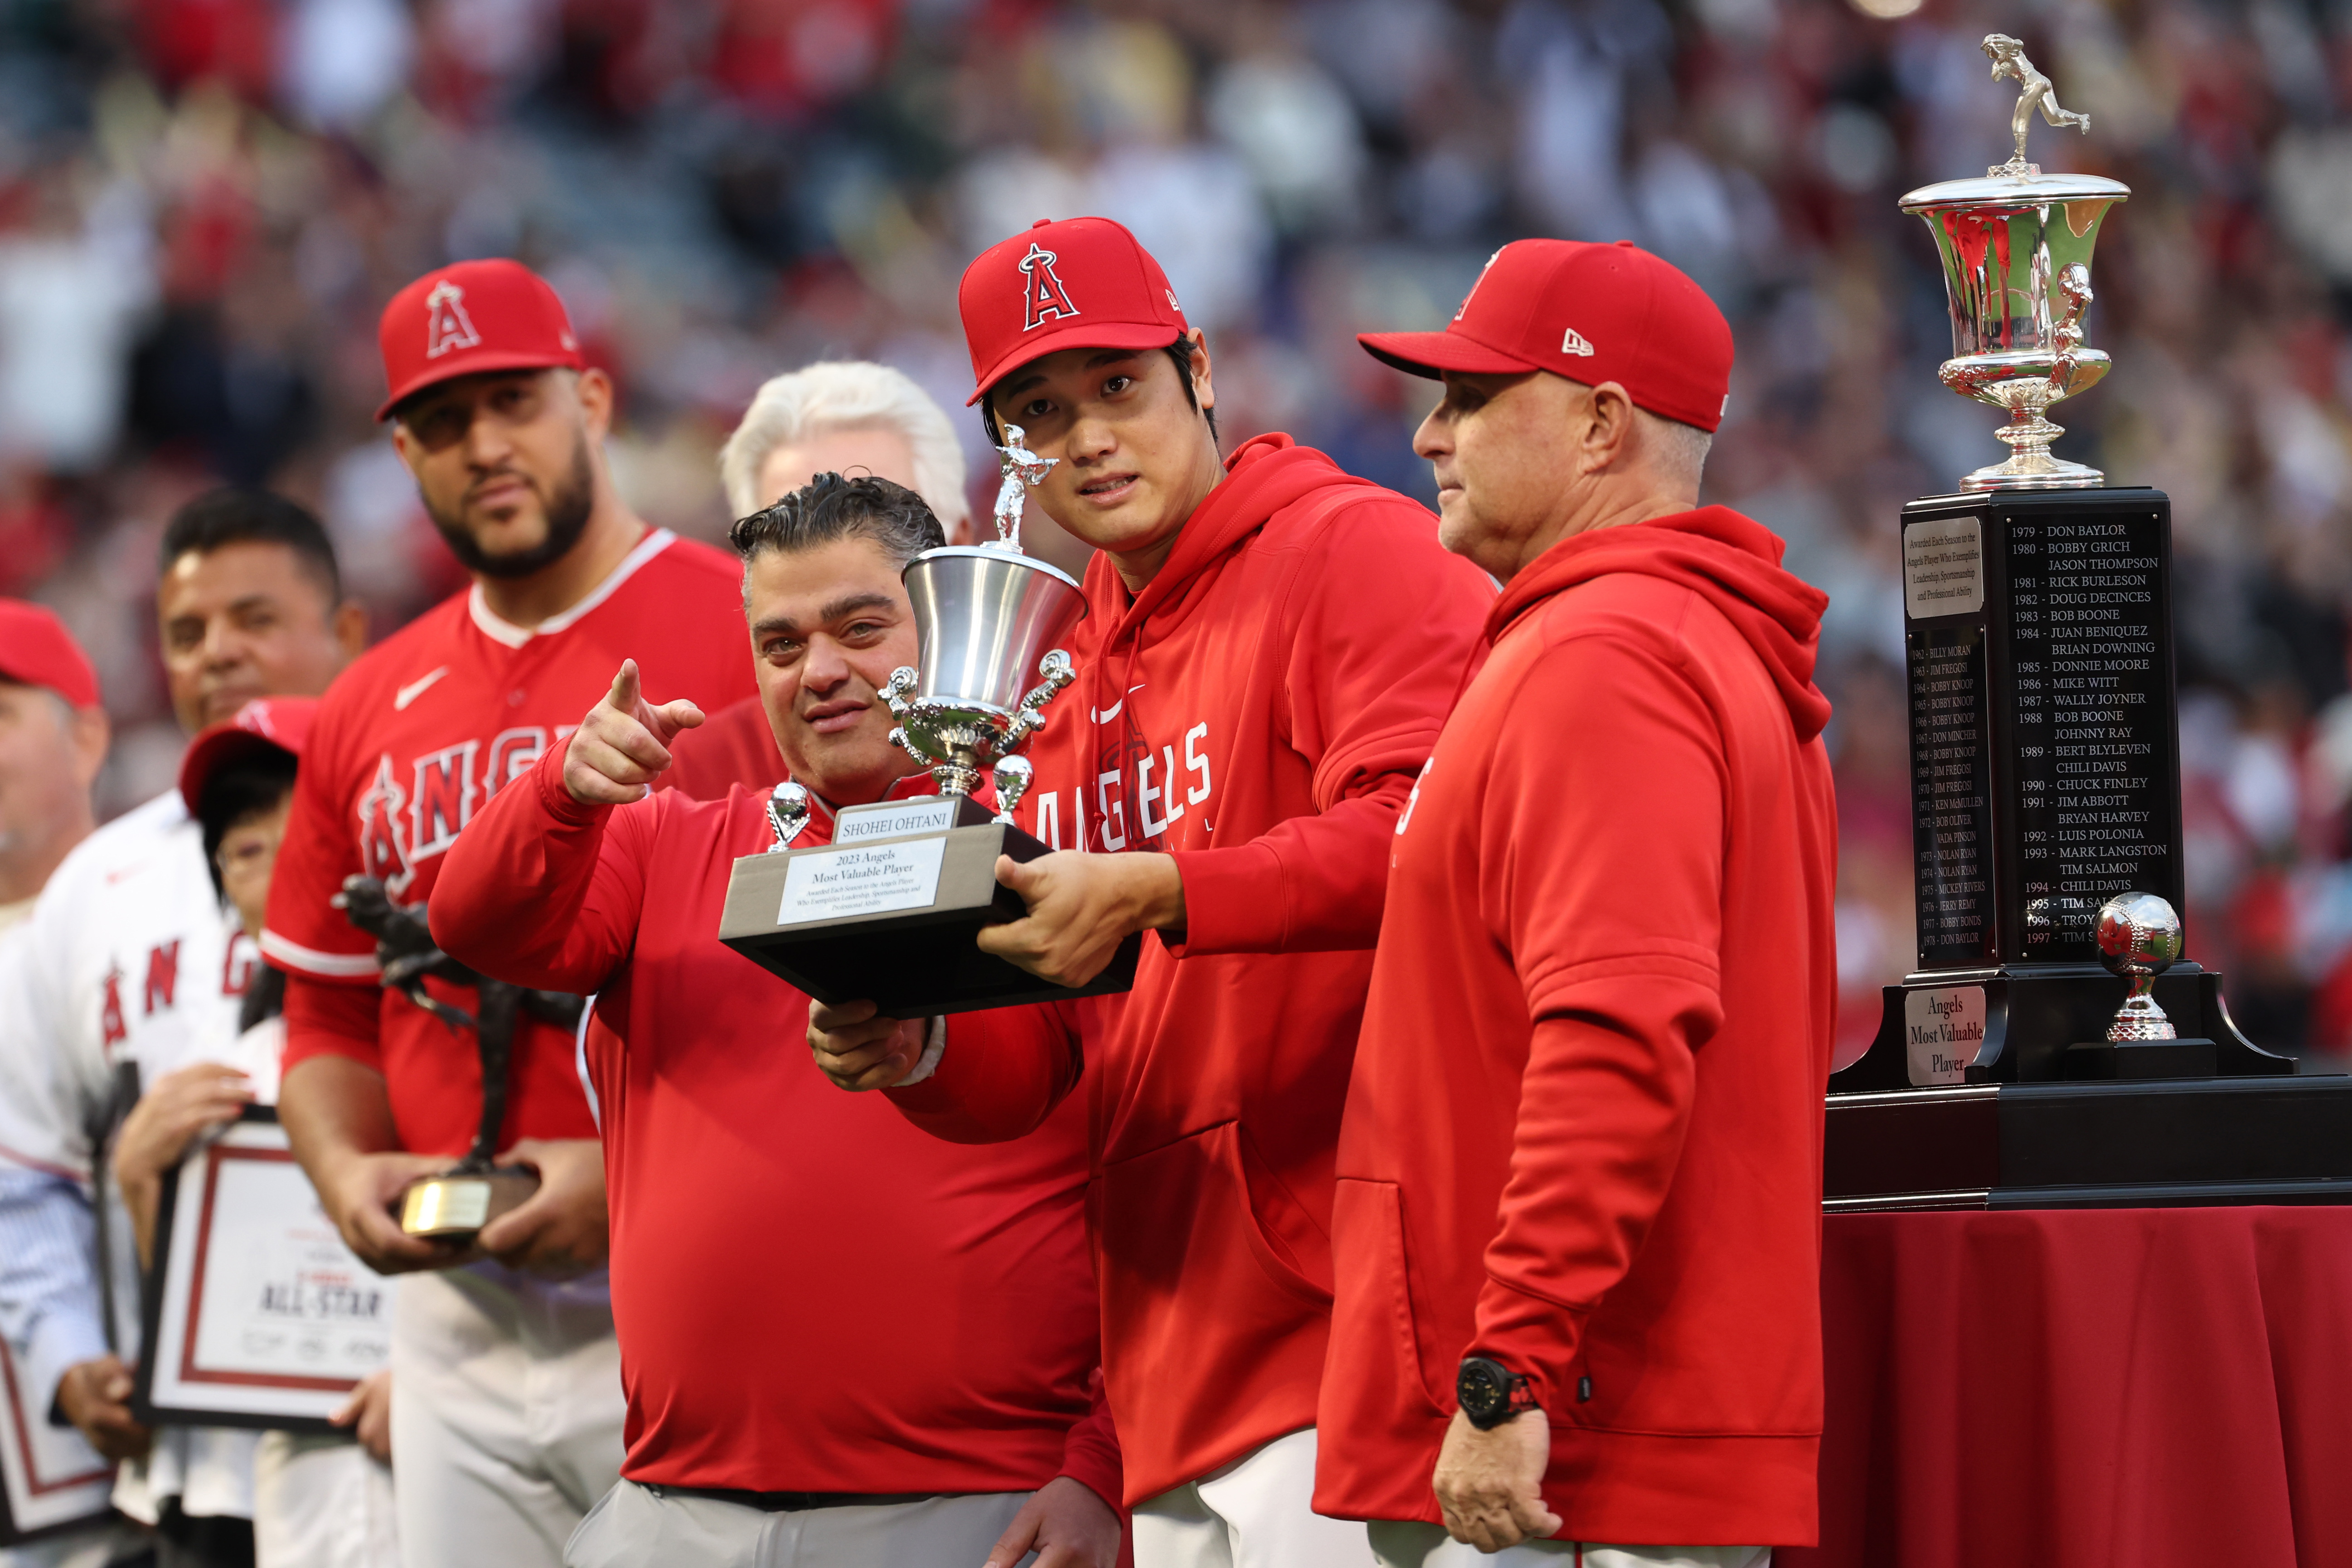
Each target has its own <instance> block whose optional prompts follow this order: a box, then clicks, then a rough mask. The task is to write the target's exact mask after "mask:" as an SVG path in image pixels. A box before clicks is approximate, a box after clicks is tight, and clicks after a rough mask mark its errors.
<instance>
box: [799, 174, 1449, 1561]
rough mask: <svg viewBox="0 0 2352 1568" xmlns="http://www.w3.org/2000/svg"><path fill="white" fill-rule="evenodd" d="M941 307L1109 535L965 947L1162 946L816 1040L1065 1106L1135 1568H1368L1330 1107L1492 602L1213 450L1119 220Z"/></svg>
mask: <svg viewBox="0 0 2352 1568" xmlns="http://www.w3.org/2000/svg"><path fill="white" fill-rule="evenodd" d="M961 308H962V313H963V321H964V328H965V333H966V337H967V339H968V341H969V346H970V348H971V357H972V370H973V374H974V379H975V383H976V390H975V391H974V393H973V395H972V400H973V401H974V402H983V400H984V402H983V408H982V414H983V417H984V418H985V419H986V420H987V421H988V424H989V427H990V431H991V436H992V439H993V440H994V441H995V442H996V443H997V444H998V446H999V447H1001V448H1004V449H1005V450H1006V452H1007V461H1008V464H1016V463H1018V464H1021V465H1023V466H1025V468H1026V469H1027V471H1026V472H1024V473H1021V474H1020V476H1019V477H1020V479H1021V480H1022V482H1023V483H1024V484H1029V483H1034V486H1035V488H1034V490H1032V491H1031V492H1030V493H1031V494H1032V495H1034V498H1035V500H1036V501H1037V503H1038V505H1039V506H1040V508H1041V509H1042V510H1044V511H1045V514H1046V515H1047V516H1049V517H1051V518H1052V519H1053V520H1054V521H1055V522H1057V523H1059V524H1060V525H1061V526H1062V527H1063V528H1065V529H1066V530H1067V531H1070V532H1071V533H1072V534H1074V535H1076V537H1078V538H1079V539H1082V540H1084V541H1086V542H1088V543H1090V544H1093V545H1095V546H1096V547H1097V549H1098V550H1099V551H1100V552H1101V553H1100V554H1099V555H1097V557H1096V559H1095V561H1094V563H1093V564H1092V566H1091V567H1090V569H1089V571H1088V574H1087V581H1086V584H1085V607H1086V616H1085V619H1084V620H1083V621H1081V622H1080V623H1079V624H1078V625H1077V626H1076V629H1075V630H1074V631H1073V632H1072V633H1070V641H1069V642H1068V644H1067V645H1066V650H1067V653H1068V655H1069V658H1068V661H1067V662H1068V665H1069V667H1071V668H1074V669H1075V672H1076V683H1075V685H1073V686H1071V687H1070V689H1068V690H1066V692H1064V693H1062V695H1060V696H1059V697H1058V698H1055V699H1054V700H1051V701H1050V702H1048V703H1046V704H1045V708H1044V710H1043V711H1044V714H1045V723H1044V727H1043V729H1042V731H1040V732H1038V733H1037V734H1036V735H1035V737H1034V740H1032V741H1031V742H1030V743H1029V749H1028V753H1027V756H1026V758H1025V759H1023V760H1024V761H1025V762H1026V763H1027V764H1028V766H1027V767H1026V768H1025V769H1024V770H1020V771H1021V772H1022V773H1024V774H1025V777H1026V782H1027V783H1028V788H1027V790H1026V793H1025V795H1024V797H1023V798H1022V800H1021V802H1020V805H1019V806H1018V809H1017V812H1016V814H1015V815H1016V816H1017V819H1018V822H1019V825H1020V826H1022V827H1024V828H1025V829H1026V830H1027V831H1028V833H1029V834H1031V835H1033V836H1034V838H1035V839H1037V840H1039V841H1042V845H1043V847H1044V848H1045V851H1047V852H1045V853H1043V854H1039V855H1037V856H1036V857H1035V858H1031V859H1029V860H1027V861H1026V862H1024V863H1019V864H1016V863H1014V861H1013V860H1012V859H1011V858H1006V859H1003V860H1000V861H998V862H997V865H996V869H997V875H998V877H999V878H1000V879H1002V881H1003V883H1004V884H1005V885H1006V886H1008V887H1010V888H1011V889H1013V891H1015V892H1017V893H1018V894H1019V895H1020V896H1021V898H1022V900H1024V901H1025V905H1026V909H1027V913H1026V916H1025V917H1024V918H1020V919H1014V920H1011V921H1006V922H1004V923H1002V924H998V925H995V926H992V927H991V928H990V929H987V930H984V931H981V933H980V934H979V936H978V939H977V940H978V942H979V945H980V946H981V947H982V948H983V949H985V950H986V951H988V952H991V953H994V954H996V955H998V956H1000V957H1003V958H1005V959H1008V960H1010V961H1011V962H1013V963H1015V964H1018V965H1019V966H1020V967H1021V968H1022V969H1024V970H1026V971H1028V972H1029V973H1032V974H1034V975H1037V976H1040V977H1042V978H1044V979H1045V980H1047V981H1051V982H1054V983H1055V984H1062V985H1066V986H1073V987H1076V986H1081V985H1086V984H1089V983H1091V982H1094V981H1096V980H1097V977H1098V976H1100V975H1101V974H1102V973H1103V972H1104V971H1105V969H1106V967H1107V966H1108V965H1110V964H1111V963H1113V961H1114V959H1115V958H1118V959H1120V961H1121V962H1125V960H1124V958H1123V956H1122V950H1123V948H1125V947H1126V946H1127V945H1128V943H1129V939H1131V938H1133V937H1134V936H1135V935H1136V934H1137V933H1139V932H1146V931H1150V932H1157V933H1158V934H1157V935H1156V936H1154V937H1147V938H1146V939H1145V940H1144V941H1143V942H1142V943H1141V950H1140V953H1139V957H1138V958H1137V959H1136V961H1135V965H1136V966H1135V971H1134V982H1133V987H1132V990H1131V992H1129V994H1123V995H1120V994H1112V995H1106V996H1098V997H1093V998H1089V999H1086V1000H1077V1001H1054V1002H1048V1003H1045V1004H1043V1005H1032V1006H1026V1007H1015V1008H1005V1009H1000V1010H997V1011H993V1012H980V1013H973V1014H965V1015H961V1016H955V1017H951V1018H950V1019H948V1020H947V1021H946V1024H945V1026H944V1027H943V1028H942V1027H941V1026H940V1025H939V1024H938V1023H937V1022H936V1021H925V1020H919V1019H914V1018H909V1019H906V1020H903V1021H902V1020H898V1019H893V1018H888V1017H884V1016H877V1012H876V1009H875V1008H874V1007H873V1006H872V1005H871V1004H870V1003H864V1002H850V1001H845V1003H844V1004H843V1005H837V1006H829V1007H819V1008H817V1009H815V1010H814V1012H813V1014H812V1018H811V1043H812V1046H813V1047H814V1050H815V1053H816V1056H817V1059H818V1062H819V1065H820V1066H821V1067H822V1068H824V1070H825V1071H826V1073H827V1074H828V1075H829V1076H831V1077H832V1078H834V1079H835V1081H836V1082H838V1083H841V1084H843V1085H844V1086H845V1087H848V1088H852V1089H881V1088H893V1089H894V1093H893V1095H892V1097H891V1098H892V1099H893V1100H896V1101H897V1103H898V1107H899V1109H900V1110H902V1111H904V1112H905V1113H906V1114H907V1115H908V1117H909V1118H910V1119H912V1120H913V1121H915V1122H916V1123H917V1124H918V1125H920V1126H923V1127H926V1128H928V1129H929V1130H931V1131H935V1132H937V1133H939V1134H940V1135H941V1136H943V1137H946V1138H950V1139H954V1140H957V1141H960V1142H994V1141H998V1140H1005V1139H1013V1138H1017V1137H1020V1136H1022V1135H1024V1133H1027V1132H1028V1131H1031V1130H1032V1129H1034V1128H1036V1127H1038V1126H1040V1125H1045V1124H1049V1123H1050V1121H1051V1120H1052V1119H1053V1118H1054V1117H1055V1114H1056V1113H1057V1112H1056V1108H1057V1106H1060V1105H1061V1104H1062V1103H1063V1102H1064V1100H1065V1099H1066V1098H1069V1099H1077V1098H1081V1097H1082V1098H1083V1100H1084V1102H1085V1106H1086V1110H1087V1120H1088V1128H1089V1134H1090V1138H1091V1142H1092V1156H1093V1160H1094V1163H1095V1168H1096V1172H1097V1175H1096V1177H1095V1186H1094V1189H1093V1192H1092V1194H1091V1202H1090V1204H1089V1210H1090V1216H1091V1220H1092V1245H1093V1252H1094V1263H1095V1275H1096V1281H1097V1289H1098V1290H1099V1291H1100V1293H1101V1296H1102V1314H1103V1329H1104V1332H1103V1363H1104V1370H1105V1373H1106V1375H1107V1382H1108V1393H1109V1399H1110V1405H1111V1408H1112V1410H1113V1412H1114V1413H1115V1414H1116V1415H1117V1417H1118V1430H1119V1439H1120V1445H1121V1448H1122V1450H1123V1455H1124V1458H1125V1463H1126V1477H1127V1482H1126V1485H1127V1497H1128V1499H1129V1501H1130V1502H1131V1503H1133V1504H1134V1505H1135V1510H1136V1511H1135V1545H1136V1558H1137V1561H1138V1563H1140V1564H1143V1565H1144V1568H1169V1565H1172V1564H1179V1563H1229V1564H1234V1565H1236V1568H1257V1565H1261V1564H1263V1565H1267V1568H1272V1565H1275V1564H1281V1565H1283V1568H1297V1565H1302V1564H1307V1565H1311V1564H1318V1563H1348V1564H1349V1565H1350V1568H1354V1565H1355V1564H1357V1563H1361V1561H1362V1559H1363V1551H1364V1542H1363V1534H1362V1531H1361V1530H1360V1529H1359V1528H1358V1527H1355V1526H1352V1525H1343V1524H1340V1523H1339V1522H1337V1521H1331V1520H1326V1519H1321V1518H1318V1516H1317V1515H1315V1514H1314V1513H1313V1512H1312V1511H1311V1510H1310V1508H1309V1491H1310V1489H1311V1478H1312V1472H1313V1468H1314V1455H1315V1433H1314V1429H1313V1428H1314V1423H1315V1397H1316V1389H1317V1384H1318V1381H1319V1379H1320V1376H1321V1364H1322V1357H1323V1347H1324V1343H1325V1339H1326V1336H1327V1331H1328V1307H1329V1300H1330V1287H1331V1272H1330V1268H1331V1265H1330V1253H1329V1244H1328V1239H1327V1238H1328V1226H1329V1219H1330V1201H1331V1171H1332V1163H1331V1162H1332V1157H1333V1148H1334V1143H1335V1140H1336V1135H1337V1127H1338V1112H1339V1101H1340V1098H1341V1096H1342V1095H1343V1093H1344V1091H1345V1087H1346V1084H1347V1079H1348V1073H1349V1060H1350V1058H1351V1056H1352V1053H1353V1049H1354V1045H1355V1037H1356V1031H1357V1026H1358V1021H1359V1017H1360V1011H1361V1008H1362V1005H1363V996H1364V990H1365V985H1366V982H1367V979H1368V977H1369V954H1368V952H1367V950H1368V949H1369V948H1370V945H1371V943H1372V942H1373V941H1374V939H1375V937H1376V935H1377V933H1378V931H1379V926H1380V919H1381V901H1382V893H1383V889H1384V885H1385V880H1386V868H1387V856H1388V845H1389V843H1390V841H1391V838H1392V837H1394V832H1395V827H1396V823H1397V815H1398V812H1399V810H1400V808H1401V807H1402V805H1403V803H1404V799H1405V796H1406V795H1407V793H1408V792H1409V791H1410V789H1411V787H1412V779H1413V777H1414V775H1415V774H1416V773H1419V772H1420V770H1421V768H1422V765H1423V762H1424V761H1425V759H1426V757H1427V754H1428V750H1429V747H1430V745H1431V743H1432V742H1433V738H1434V736H1435V734H1436V732H1437V731H1438V728H1439V726H1440V725H1441V723H1442V721H1443V720H1444V713H1445V710H1446V709H1447V707H1448V706H1449V704H1450V702H1451V700H1452V698H1453V696H1454V689H1455V687H1456V685H1457V682H1458V680H1459V678H1460V675H1461V672H1462V669H1463V667H1464V664H1465V660H1466V658H1467V657H1468V654H1469V650H1470V647H1471V646H1472V643H1473V641H1474V640H1475V635H1476V628H1477V626H1478V624H1479V621H1480V620H1481V618H1482V617H1483V616H1484V615H1485V613H1486V606H1487V605H1488V604H1489V603H1490V602H1491V600H1492V592H1491V589H1490V587H1489V584H1487V582H1486V579H1485V577H1484V576H1483V575H1482V574H1479V573H1478V572H1477V571H1476V570H1475V569H1474V568H1472V567H1471V566H1470V565H1468V564H1467V563H1465V562H1462V561H1460V560H1458V559H1456V558H1454V557H1452V556H1449V555H1447V554H1446V553H1445V552H1444V551H1443V550H1441V549H1440V548H1439V546H1438V543H1437V540H1436V531H1435V528H1434V527H1433V521H1432V520H1431V518H1430V516H1429V514H1428V512H1427V511H1425V510H1423V509H1422V508H1420V507H1419V506H1416V505H1414V504H1413V503H1412V502H1411V501H1408V500H1405V499H1403V498H1402V497H1400V496H1397V495H1395V494H1393V493H1391V492H1389V491H1386V490H1383V489H1380V488H1379V487H1377V486H1374V485H1372V484H1370V483H1368V482H1366V481H1363V480H1360V479H1353V478H1351V477H1349V475H1347V474H1345V473H1343V472H1342V471H1340V470H1339V468H1337V467H1336V466H1335V465H1333V464H1332V463H1331V462H1330V460H1329V459H1328V458H1325V457H1324V456H1323V455H1322V454H1320V453H1318V452H1315V451H1312V450H1309V449H1307V448H1305V447H1297V446H1296V445H1294V444H1293V443H1292V442H1291V440H1290V439H1289V438H1288V437H1284V436H1267V437H1259V438H1258V439H1256V440H1254V441H1251V442H1249V443H1247V444H1245V445H1244V446H1243V447H1241V448H1240V449H1239V450H1238V451H1236V452H1235V453H1234V455H1233V456H1232V458H1229V459H1227V458H1221V457H1220V455H1219V452H1218V447H1217V441H1216V433H1215V426H1214V413H1213V410H1214V406H1215V391H1214V386H1213V383H1212V381H1211V376H1210V369H1211V367H1210V359H1209V353H1208V350H1207V347H1206V345H1205V343H1204V342H1203V340H1202V334H1201V333H1200V332H1199V331H1195V330H1193V329H1192V327H1191V326H1190V325H1189V324H1188V323H1187V322H1186V321H1185V319H1184V317H1183V314H1182V311H1181V307H1180V306H1179V304H1178V302H1177V299H1176V295H1175V293H1174V291H1173V290H1172V289H1171V287H1170V286H1169V283H1168V279H1167V278H1166V276H1165V275H1164V274H1163V273H1162V271H1161V270H1160V266H1159V264H1158V263H1157V262H1156V261H1155V260H1154V259H1153V258H1151V257H1150V255H1149V254H1148V253H1147V252H1145V251H1144V250H1143V248H1142V247H1140V246H1139V245H1138V244H1137V243H1136V241H1135V239H1134V237H1132V236H1131V235H1129V233H1128V232H1127V231H1126V230H1125V229H1124V228H1121V227H1120V226H1118V225H1117V224H1114V223H1110V222H1108V221H1107V220H1104V219H1101V218H1076V219H1071V220H1068V221H1066V222H1059V223H1041V224H1040V225H1038V226H1035V227H1033V228H1032V229H1030V230H1029V231H1028V232H1026V233H1024V234H1022V235H1019V236H1016V237H1013V239H1010V240H1008V241H1006V242H1004V243H1003V244H1001V245H999V246H997V247H994V248H992V249H991V250H989V251H988V252H986V253H984V254H983V255H982V257H981V258H979V259H978V260H977V261H975V262H974V263H973V264H972V265H971V268H970V269H969V270H968V271H967V272H966V273H965V275H964V279H963V284H962V291H961ZM1016 427H1017V430H1018V436H1017V437H1016V434H1015V430H1016ZM1016 454H1017V455H1018V456H1017V458H1016ZM1040 468H1042V469H1043V473H1042V477H1041V478H1039V477H1034V476H1035V475H1036V474H1037V471H1038V470H1039V469H1040ZM1013 673H1014V674H1016V675H1018V676H1020V677H1024V678H1032V679H1034V677H1035V675H1036V674H1037V673H1039V672H1038V671H1035V670H1021V671H1017V672H1013ZM1052 679H1053V678H1052V677H1051V676H1049V677H1048V684H1049V685H1050V684H1051V683H1052ZM925 695H927V694H925V693H920V692H918V693H916V694H915V696H916V697H917V698H920V697H922V696H925ZM920 709H921V703H920V701H919V700H918V701H913V702H909V703H908V711H909V713H910V714H916V713H918V712H919V710H920ZM918 727H919V721H918V720H914V719H910V721H909V729H910V731H911V730H914V729H917V728H918ZM1114 852H1116V853H1114ZM894 1086H895V1088H894Z"/></svg>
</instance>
